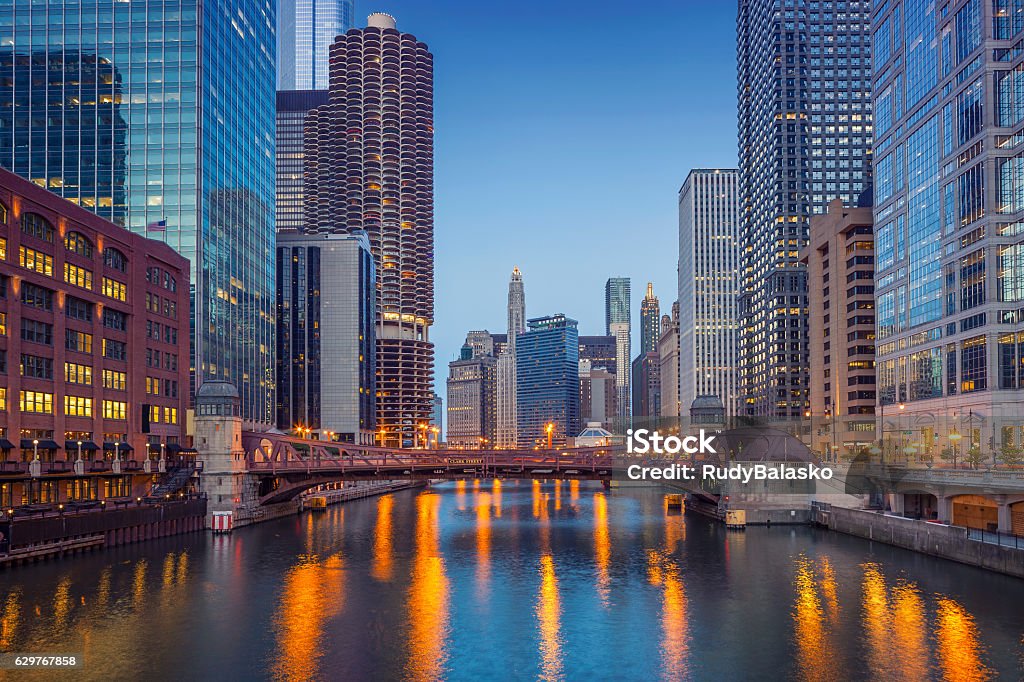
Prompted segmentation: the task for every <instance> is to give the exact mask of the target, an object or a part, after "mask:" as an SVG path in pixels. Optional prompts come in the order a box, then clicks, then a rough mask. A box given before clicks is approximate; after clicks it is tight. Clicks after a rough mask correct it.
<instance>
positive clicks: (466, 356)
mask: <svg viewBox="0 0 1024 682" xmlns="http://www.w3.org/2000/svg"><path fill="white" fill-rule="evenodd" d="M493 348H494V344H493V339H492V338H491V336H490V334H488V333H487V332H485V331H484V332H479V331H475V332H469V334H467V335H466V343H465V344H464V345H463V346H462V355H461V357H460V358H459V359H458V360H454V361H452V362H450V363H448V384H447V388H448V444H449V445H451V446H453V447H462V448H491V447H493V446H494V441H495V436H496V431H497V417H498V410H497V405H496V398H497V368H498V359H497V358H496V357H494V354H493V352H492V351H493Z"/></svg>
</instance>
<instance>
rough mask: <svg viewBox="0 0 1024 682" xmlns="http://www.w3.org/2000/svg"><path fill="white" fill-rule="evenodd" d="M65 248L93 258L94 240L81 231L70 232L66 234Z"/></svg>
mask: <svg viewBox="0 0 1024 682" xmlns="http://www.w3.org/2000/svg"><path fill="white" fill-rule="evenodd" d="M64 248H66V249H67V250H68V251H72V252H74V253H77V254H78V255H80V256H85V257H86V258H92V242H90V241H89V240H88V239H86V237H85V235H84V234H82V233H81V232H74V231H71V232H68V233H67V235H65V236H64Z"/></svg>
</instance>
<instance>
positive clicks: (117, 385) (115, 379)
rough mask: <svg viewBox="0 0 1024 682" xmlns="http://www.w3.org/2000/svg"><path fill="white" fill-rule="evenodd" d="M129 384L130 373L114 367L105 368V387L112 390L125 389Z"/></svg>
mask: <svg viewBox="0 0 1024 682" xmlns="http://www.w3.org/2000/svg"><path fill="white" fill-rule="evenodd" d="M127 385H128V375H127V374H125V373H124V372H119V371H117V370H114V369H105V370H103V388H107V389H110V390H112V391H123V390H125V387H126V386H127Z"/></svg>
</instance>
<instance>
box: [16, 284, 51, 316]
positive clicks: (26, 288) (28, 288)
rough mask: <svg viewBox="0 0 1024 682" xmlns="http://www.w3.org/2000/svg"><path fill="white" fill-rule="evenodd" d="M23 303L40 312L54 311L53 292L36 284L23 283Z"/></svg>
mask: <svg viewBox="0 0 1024 682" xmlns="http://www.w3.org/2000/svg"><path fill="white" fill-rule="evenodd" d="M21 302H22V303H24V304H25V305H29V306H32V307H33V308H39V309H40V310H53V292H52V291H51V290H49V289H46V288H44V287H37V286H36V285H35V284H30V283H28V282H23V283H22V285H21Z"/></svg>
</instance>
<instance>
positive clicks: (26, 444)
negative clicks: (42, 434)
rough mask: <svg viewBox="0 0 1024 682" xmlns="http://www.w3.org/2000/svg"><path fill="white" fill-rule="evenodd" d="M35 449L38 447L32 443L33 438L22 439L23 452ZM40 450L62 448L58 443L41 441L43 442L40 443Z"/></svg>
mask: <svg viewBox="0 0 1024 682" xmlns="http://www.w3.org/2000/svg"><path fill="white" fill-rule="evenodd" d="M35 447H36V444H35V443H33V442H32V439H31V438H22V439H21V448H22V450H33V449H35ZM39 449H40V450H60V446H59V445H57V443H56V441H52V440H41V441H39Z"/></svg>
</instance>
